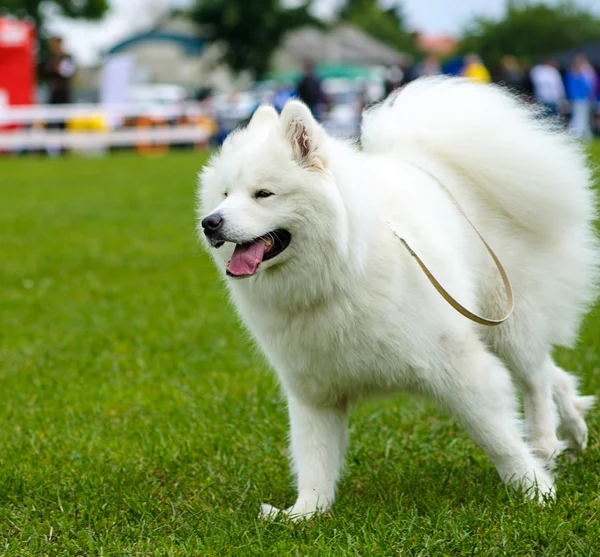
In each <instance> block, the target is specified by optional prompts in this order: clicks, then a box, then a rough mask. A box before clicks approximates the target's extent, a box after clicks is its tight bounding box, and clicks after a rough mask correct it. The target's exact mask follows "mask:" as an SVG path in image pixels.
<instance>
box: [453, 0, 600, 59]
mask: <svg viewBox="0 0 600 557" xmlns="http://www.w3.org/2000/svg"><path fill="white" fill-rule="evenodd" d="M591 40H600V18H598V17H595V16H594V15H592V14H591V13H589V12H586V11H585V10H583V9H581V8H578V7H576V6H575V5H574V4H571V3H561V4H558V5H555V6H553V5H548V4H542V3H530V2H518V1H512V2H509V3H508V6H507V9H506V13H505V15H504V17H503V18H502V19H501V20H498V21H496V20H493V19H486V18H476V19H475V20H474V21H473V22H472V23H471V24H470V25H468V26H467V28H466V30H465V32H464V33H463V36H462V40H461V50H462V51H463V52H469V51H472V52H477V53H479V54H481V56H483V58H484V59H485V61H486V63H487V64H488V65H490V66H491V67H496V66H497V65H498V63H499V61H500V59H501V58H502V56H503V55H504V54H512V55H514V56H517V57H518V58H520V59H522V60H525V61H527V62H531V63H535V62H536V61H538V60H539V59H541V58H544V57H546V56H549V55H552V54H556V53H558V52H560V51H562V50H566V49H569V48H574V47H577V46H578V45H580V44H582V43H584V42H586V41H591Z"/></svg>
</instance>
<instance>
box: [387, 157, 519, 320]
mask: <svg viewBox="0 0 600 557" xmlns="http://www.w3.org/2000/svg"><path fill="white" fill-rule="evenodd" d="M415 166H416V165H415ZM417 168H419V170H421V171H422V172H424V173H425V174H427V175H429V176H430V177H431V178H433V179H434V180H435V181H436V182H437V183H438V184H439V186H440V187H441V188H442V190H444V191H445V192H446V194H447V195H448V197H450V199H451V200H452V201H453V203H454V205H455V206H456V208H457V209H458V210H459V211H460V213H461V214H462V216H463V217H464V218H465V220H466V221H467V222H468V223H469V225H470V226H471V228H472V229H473V230H475V232H476V234H477V236H479V239H480V240H481V241H482V243H483V245H484V246H485V248H486V249H487V251H488V253H489V254H490V255H491V256H492V259H493V260H494V263H495V264H496V268H497V269H498V272H499V273H500V277H501V278H502V282H503V284H504V290H505V292H506V302H507V309H506V313H505V314H504V317H502V318H501V319H488V318H487V317H481V316H480V315H477V314H476V313H473V312H472V311H469V310H468V309H467V308H466V307H464V306H463V305H461V304H460V303H459V302H458V301H457V300H456V299H455V298H453V297H452V296H451V295H450V293H449V292H448V291H447V290H446V289H445V288H444V287H443V286H442V285H441V284H440V282H439V281H438V280H437V279H436V278H435V277H434V276H433V273H432V272H431V271H430V270H429V269H428V268H427V265H425V263H423V260H422V259H421V258H420V257H419V256H418V255H417V254H416V253H415V250H413V249H412V248H411V247H410V245H409V244H408V242H407V241H406V240H405V239H404V238H403V237H402V236H400V234H398V232H397V231H396V230H395V229H394V227H393V226H392V224H391V223H390V222H388V223H387V224H388V226H389V227H390V229H391V231H392V232H393V233H394V235H395V236H396V237H397V238H398V240H400V241H401V242H402V243H403V244H404V247H405V248H406V249H407V250H408V253H410V254H411V255H412V256H413V257H414V258H415V259H416V260H417V263H418V264H419V267H421V269H422V270H423V272H424V273H425V276H426V277H427V278H428V279H429V282H431V284H433V286H434V288H435V289H436V290H437V291H438V292H439V293H440V294H441V295H442V297H443V298H444V300H446V301H447V302H448V303H449V304H450V305H451V306H452V307H453V308H454V309H455V310H456V311H458V313H460V314H461V315H464V316H465V317H466V318H467V319H470V320H471V321H474V322H475V323H479V324H480V325H487V326H488V327H494V326H496V325H500V323H504V322H505V321H506V320H507V319H508V318H509V317H510V316H511V315H512V312H513V309H514V307H515V300H514V296H513V290H512V286H511V284H510V279H509V278H508V275H507V274H506V271H505V270H504V267H503V266H502V263H500V260H499V259H498V256H497V255H496V254H495V253H494V250H493V249H492V248H491V247H490V246H489V244H488V243H487V242H486V241H485V240H484V239H483V236H482V235H481V234H480V233H479V230H477V228H475V225H474V224H473V223H472V222H471V220H470V219H469V217H467V215H466V213H465V212H464V210H463V208H462V207H461V206H460V205H459V203H458V201H456V198H455V197H454V196H453V195H452V194H451V193H450V191H449V190H448V188H446V187H445V186H444V185H443V184H442V183H441V182H440V181H439V180H438V179H437V178H436V177H435V176H433V174H431V173H430V172H427V171H426V170H425V169H423V168H421V167H417Z"/></svg>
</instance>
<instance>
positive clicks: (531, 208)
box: [362, 77, 595, 237]
mask: <svg viewBox="0 0 600 557" xmlns="http://www.w3.org/2000/svg"><path fill="white" fill-rule="evenodd" d="M362 143H363V147H364V149H365V151H378V152H382V151H389V150H390V149H396V150H397V149H398V148H400V149H402V148H407V147H408V148H418V149H419V150H420V151H426V152H427V153H430V154H433V155H435V156H436V157H437V158H438V159H440V158H441V159H442V160H444V161H445V162H446V163H447V164H450V165H451V166H452V167H454V168H455V169H457V170H459V171H460V172H461V173H464V174H466V175H467V176H468V177H470V178H471V181H472V184H473V186H474V187H476V188H480V191H478V192H476V193H477V194H478V195H484V196H485V197H486V198H487V199H489V200H490V201H491V202H492V203H494V204H495V205H496V206H498V207H499V208H501V210H502V212H503V213H504V214H505V215H507V216H510V217H511V218H512V219H514V220H515V221H517V222H518V223H519V224H520V225H522V226H523V227H524V228H526V229H529V230H531V231H532V232H534V233H537V234H548V235H550V237H555V235H556V233H557V232H558V233H559V234H560V233H561V231H562V230H564V229H565V228H568V229H571V228H572V227H587V228H589V227H590V226H591V224H590V223H591V222H592V221H593V219H594V218H595V210H594V207H595V204H594V201H593V194H592V191H591V189H590V184H591V172H590V169H589V167H588V165H587V162H586V156H585V152H584V150H583V149H582V147H581V146H580V145H579V144H578V143H577V142H576V141H575V140H574V139H572V138H571V137H570V136H569V135H568V134H566V133H564V132H563V131H562V130H560V129H559V127H558V126H557V125H556V124H555V123H553V122H552V121H551V120H549V119H547V118H543V117H540V114H539V112H538V111H537V110H536V109H535V108H534V107H532V106H530V105H526V104H525V103H523V102H521V101H519V100H518V99H517V98H516V97H514V96H513V95H511V94H510V93H507V92H505V91H504V90H503V89H501V88H500V87H496V86H492V85H482V84H478V83H474V82H470V81H467V80H464V79H460V78H450V77H433V78H424V79H419V80H417V81H414V82H412V83H410V84H409V85H407V86H406V87H404V88H403V89H401V90H400V91H399V92H398V93H397V94H395V95H393V96H391V97H390V98H389V99H387V100H386V101H384V102H383V103H381V104H380V105H378V106H376V107H375V108H373V109H371V110H369V111H367V112H366V114H365V115H364V118H363V126H362ZM561 229H562V230H561Z"/></svg>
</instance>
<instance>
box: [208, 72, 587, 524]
mask: <svg viewBox="0 0 600 557" xmlns="http://www.w3.org/2000/svg"><path fill="white" fill-rule="evenodd" d="M450 194H451V195H450ZM452 197H454V198H455V199H456V200H457V202H458V204H459V205H460V208H459V207H457V206H456V204H455V203H454V201H453V199H452ZM461 210H462V211H464V214H463V213H462V212H461ZM199 214H200V218H201V231H202V232H203V234H202V236H203V237H205V239H206V243H207V245H208V246H210V251H211V253H212V256H213V258H214V259H215V261H216V263H217V266H218V267H219V269H221V270H222V272H223V275H227V278H226V282H227V286H228V288H229V290H230V293H231V297H232V298H233V302H234V304H235V306H236V308H237V310H238V312H239V314H240V316H241V318H242V320H243V321H244V323H245V324H246V326H247V327H248V329H249V330H250V332H251V333H252V335H253V336H254V338H255V339H256V341H257V342H258V344H259V345H260V346H261V348H262V350H263V351H264V353H265V354H266V356H267V358H268V360H269V362H270V363H271V364H272V366H273V367H274V368H275V370H277V373H278V376H279V380H280V382H281V385H282V387H283V389H284V391H285V394H286V396H287V401H288V406H289V415H290V421H291V452H292V459H293V464H294V469H295V472H296V475H297V485H298V498H297V500H296V502H295V504H294V505H293V506H292V507H291V508H289V509H287V510H286V511H279V510H278V509H275V508H274V507H271V506H270V505H263V515H266V516H274V515H275V514H277V513H280V512H285V513H286V514H287V515H289V516H291V517H309V516H312V515H313V514H314V513H315V512H319V511H324V510H326V509H328V508H329V507H330V505H331V504H332V502H333V500H334V494H335V486H336V482H337V481H338V478H339V477H340V472H341V469H342V465H343V461H344V453H345V450H346V445H347V438H348V424H347V422H348V408H349V406H350V405H351V404H352V403H354V402H355V401H357V400H358V399H360V398H363V397H366V396H369V395H374V394H379V393H393V392H397V391H404V390H411V391H416V392H419V393H424V394H427V395H429V396H431V397H433V398H434V399H435V400H437V401H438V402H439V403H440V404H441V405H443V406H444V407H446V408H447V409H449V410H450V411H451V412H452V413H453V414H454V415H455V416H456V418H457V419H458V420H459V421H460V422H461V423H462V424H463V425H464V427H465V428H466V429H467V430H468V431H469V433H470V434H471V435H472V437H473V438H474V440H475V441H476V442H477V443H478V444H479V445H480V446H481V447H482V448H483V449H484V450H485V452H486V453H487V455H488V457H489V459H490V460H491V461H492V462H493V463H494V465H495V466H496V468H497V470H498V472H499V474H500V476H501V478H502V479H503V480H504V481H505V482H506V483H509V484H516V485H520V486H521V487H523V488H525V489H526V490H529V491H531V492H533V494H534V496H537V497H542V498H544V497H545V496H552V495H553V492H554V488H553V480H552V476H551V473H550V471H549V470H550V469H551V465H552V462H553V459H554V458H555V457H556V455H558V454H559V453H560V452H561V451H562V450H563V449H565V448H567V447H570V448H573V449H577V450H583V449H584V448H585V446H586V442H587V428H586V424H585V422H584V414H585V411H586V410H587V409H588V408H589V407H590V406H591V404H592V403H593V397H582V396H579V394H578V392H577V388H576V380H575V378H574V377H573V376H571V375H570V374H569V373H567V372H566V371H564V370H563V369H561V368H560V367H558V366H557V365H556V364H555V363H554V361H553V360H552V357H551V350H552V346H553V345H563V346H570V345H572V344H573V343H574V341H575V339H576V335H577V329H578V327H579V324H580V322H581V319H582V316H583V314H584V312H585V311H586V309H587V308H588V307H589V306H590V304H591V303H592V302H593V301H594V298H595V288H594V286H595V279H596V271H597V264H598V249H597V244H596V238H595V235H594V232H593V220H594V217H595V210H594V198H593V194H592V191H591V189H590V170H589V168H588V167H587V165H586V159H585V155H584V154H583V152H582V150H581V149H580V147H579V146H578V145H577V144H575V143H574V141H573V140H572V139H571V138H569V137H568V136H566V135H564V133H563V132H561V131H559V130H557V129H554V128H553V126H552V124H551V123H549V122H548V121H547V120H545V119H544V118H541V117H539V115H537V114H536V113H535V112H534V111H533V109H531V108H530V107H527V106H525V105H524V104H522V103H520V102H519V101H518V100H516V99H515V98H513V97H512V96H511V95H510V94H508V93H506V92H504V91H502V90H500V89H498V88H496V87H493V86H489V85H480V84H475V83H470V82H466V81H463V80H461V79H454V78H426V79H422V80H418V81H416V82H414V83H411V84H410V85H408V86H406V87H405V88H404V89H403V90H401V92H399V93H398V94H396V95H395V96H393V97H391V98H390V99H388V100H386V101H385V102H384V103H383V104H381V105H379V106H377V107H376V108H374V109H372V110H370V111H368V112H367V113H366V114H365V116H364V121H363V128H362V150H359V149H358V148H357V147H356V146H354V145H352V144H350V143H348V142H345V141H341V140H338V139H334V138H332V137H329V136H328V135H327V134H326V133H325V131H324V130H323V129H322V128H321V127H320V126H319V124H318V123H317V122H316V121H315V120H314V118H313V117H312V115H311V113H310V112H309V110H308V109H307V108H306V106H304V105H303V104H302V103H300V102H297V101H290V102H289V103H288V104H287V105H286V106H285V108H284V109H283V111H282V113H281V116H278V115H277V113H276V111H275V110H274V109H273V108H270V107H261V108H259V109H258V110H257V111H256V113H255V115H254V117H253V118H252V120H251V122H250V124H249V125H248V127H247V128H246V129H244V130H242V131H239V132H237V133H235V134H233V135H232V136H230V137H229V138H228V139H227V141H226V142H225V144H224V145H223V148H222V150H221V151H220V152H219V153H218V154H216V155H215V156H214V157H213V158H212V159H211V161H210V164H208V165H207V166H206V167H205V168H204V170H203V171H202V174H201V189H200V209H199ZM465 217H468V218H469V219H470V220H471V221H472V222H473V224H474V226H475V227H476V228H477V230H478V231H479V232H480V233H481V235H482V236H483V238H485V240H487V241H488V242H489V244H490V245H491V246H492V247H493V249H494V251H495V253H496V254H497V255H498V257H499V259H500V261H501V262H502V264H503V265H504V267H505V269H506V271H507V273H508V275H509V277H510V279H511V281H512V285H513V288H514V293H515V298H516V309H515V311H514V314H513V315H512V317H510V319H508V320H507V321H506V322H505V323H503V324H502V325H500V326H497V327H485V326H482V325H478V324H475V323H474V322H472V321H470V320H468V319H466V318H465V317H463V315H460V314H459V313H458V312H457V311H455V309H453V307H451V306H450V305H449V304H448V303H447V302H446V301H445V300H444V299H443V298H442V296H440V294H439V293H438V291H436V289H435V288H434V287H433V286H432V284H431V283H430V282H429V280H428V279H427V277H426V276H425V274H424V273H423V271H422V269H421V268H420V267H419V265H418V263H417V261H416V260H415V259H414V258H413V257H412V256H411V254H410V253H409V251H408V250H407V249H406V248H405V247H404V246H403V245H402V243H401V242H400V241H399V240H398V238H397V237H396V236H395V235H394V234H393V233H392V231H391V229H390V226H389V225H388V222H389V223H390V224H391V225H392V226H393V228H394V229H395V230H396V231H398V233H399V234H400V235H401V236H402V237H403V238H405V239H406V241H407V242H408V243H409V244H410V246H411V247H412V248H413V249H414V250H415V252H417V253H418V254H419V255H420V256H421V258H422V259H423V260H424V262H425V264H426V265H427V267H428V268H429V269H430V270H431V272H432V273H433V274H434V275H435V277H436V278H437V279H438V280H439V281H440V283H441V284H442V285H443V287H444V288H446V289H447V290H448V291H449V292H450V293H451V294H452V296H454V297H455V298H456V299H457V300H458V301H459V302H460V303H461V304H462V305H463V306H465V307H466V308H468V309H470V310H473V311H476V312H479V313H482V314H484V315H485V316H487V317H499V316H501V314H502V312H503V311H504V310H505V307H506V293H505V288H504V287H503V285H502V282H501V280H500V278H499V273H498V270H497V268H496V266H495V264H494V261H493V260H492V259H491V258H490V256H489V254H488V253H487V251H486V250H485V248H484V247H483V245H482V242H481V240H480V239H479V238H478V236H477V234H476V233H475V232H474V231H473V229H472V228H471V227H470V226H469V224H468V222H467V220H466V218H465ZM222 246H223V247H222ZM218 248H220V249H218ZM513 380H514V383H515V384H516V385H517V386H518V387H519V388H520V389H521V390H522V393H523V399H524V413H525V433H526V440H524V439H523V435H522V428H521V419H520V414H519V410H518V402H517V394H516V391H515V386H514V385H513Z"/></svg>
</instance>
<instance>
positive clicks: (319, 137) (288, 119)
mask: <svg viewBox="0 0 600 557" xmlns="http://www.w3.org/2000/svg"><path fill="white" fill-rule="evenodd" d="M280 122H281V131H282V133H283V135H284V137H285V139H286V141H288V143H289V144H290V146H291V148H292V155H293V157H294V160H295V161H296V162H297V163H298V164H300V165H301V166H304V167H307V168H314V169H315V170H324V169H325V160H324V158H323V153H322V141H323V136H324V131H323V129H322V128H321V126H319V124H318V123H317V121H316V120H315V118H314V116H313V115H312V113H311V111H310V109H309V108H308V107H307V106H306V105H305V104H304V103H302V102H300V101H289V102H288V103H287V104H286V105H285V107H284V108H283V110H282V111H281V120H280Z"/></svg>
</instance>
